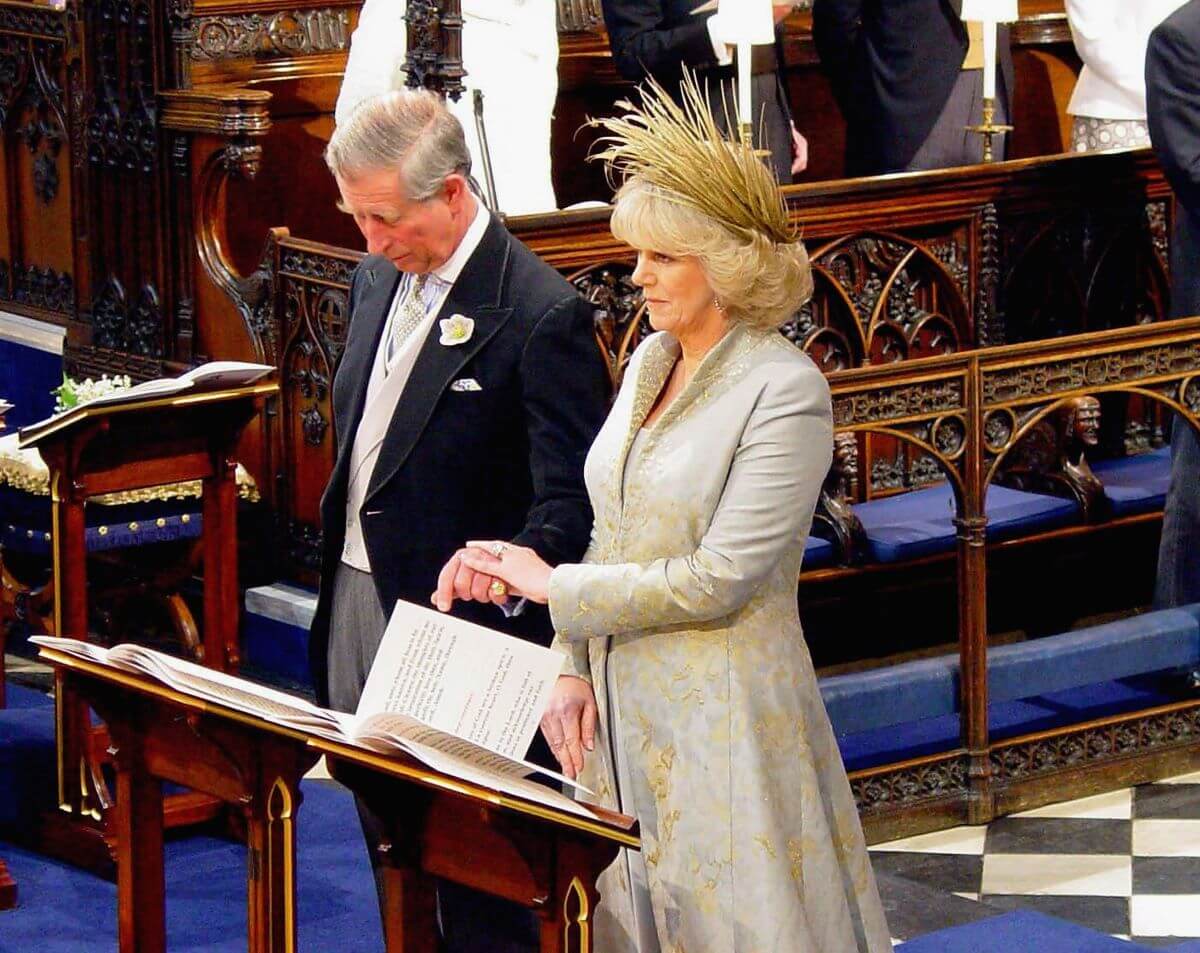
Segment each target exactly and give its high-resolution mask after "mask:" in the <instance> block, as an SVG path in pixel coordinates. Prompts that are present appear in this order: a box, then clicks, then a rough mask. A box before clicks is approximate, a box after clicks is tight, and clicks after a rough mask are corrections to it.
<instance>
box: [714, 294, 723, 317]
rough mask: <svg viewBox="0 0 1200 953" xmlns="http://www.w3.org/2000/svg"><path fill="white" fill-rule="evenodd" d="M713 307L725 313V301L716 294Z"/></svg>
mask: <svg viewBox="0 0 1200 953" xmlns="http://www.w3.org/2000/svg"><path fill="white" fill-rule="evenodd" d="M713 307H714V308H716V309H717V310H718V311H720V312H721V314H724V313H725V302H724V301H722V300H721V299H720V298H718V297H717V296H716V295H713Z"/></svg>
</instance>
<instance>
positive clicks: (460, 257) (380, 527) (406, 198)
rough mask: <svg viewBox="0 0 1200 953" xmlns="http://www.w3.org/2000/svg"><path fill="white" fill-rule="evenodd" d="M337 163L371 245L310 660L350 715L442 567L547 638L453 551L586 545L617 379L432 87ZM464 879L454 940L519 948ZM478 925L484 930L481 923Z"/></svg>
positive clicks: (364, 121)
mask: <svg viewBox="0 0 1200 953" xmlns="http://www.w3.org/2000/svg"><path fill="white" fill-rule="evenodd" d="M326 162H327V164H328V165H329V167H330V170H331V171H332V172H333V175H334V177H335V179H336V180H337V184H338V189H339V191H340V193H341V203H340V207H341V208H342V210H343V211H345V212H347V213H349V214H350V215H353V216H354V220H355V222H356V224H357V225H358V227H359V229H360V230H361V231H362V233H363V235H364V237H365V238H366V240H367V250H368V252H369V255H368V256H367V257H366V258H365V259H364V260H363V261H362V263H361V264H360V265H359V266H358V268H357V269H356V271H355V273H354V278H353V280H352V282H351V287H350V325H349V331H348V334H347V339H346V346H345V351H344V353H343V355H342V358H341V362H340V364H339V366H338V368H337V372H336V374H335V376H334V381H333V412H334V423H335V428H336V434H337V459H336V463H335V464H334V468H333V473H332V475H331V477H330V480H329V485H328V486H327V487H326V490H325V494H324V496H323V498H322V500H321V519H322V525H323V530H324V551H323V561H322V567H321V592H320V597H319V599H318V603H317V611H316V616H315V618H314V621H313V626H312V633H311V639H310V660H311V663H312V669H313V676H314V683H315V685H316V687H317V692H318V696H319V698H320V699H321V701H322V702H323V703H326V704H329V705H330V706H331V707H333V708H336V709H341V710H344V711H354V710H355V707H356V706H357V704H358V699H359V696H360V695H361V693H362V689H363V686H364V684H365V682H366V677H367V674H368V672H369V670H370V667H371V663H372V661H373V659H374V656H375V652H376V650H377V648H378V646H379V642H380V639H381V637H382V635H383V631H384V628H385V625H386V621H387V616H388V615H389V614H390V611H391V608H392V607H393V606H394V605H395V603H396V600H397V599H406V600H409V601H412V602H418V603H423V604H426V605H428V604H429V601H430V597H431V594H432V593H433V592H434V590H435V589H436V588H437V586H438V579H439V575H440V574H441V573H442V572H443V571H445V572H446V573H447V574H448V576H452V577H453V585H454V587H455V590H456V592H457V594H458V595H460V596H462V595H465V594H466V593H467V592H471V593H473V594H474V595H475V597H476V599H482V600H484V601H482V602H467V601H459V602H455V604H454V613H455V615H458V616H461V617H463V618H467V619H469V620H471V621H473V622H478V623H480V624H483V625H486V626H489V627H491V628H494V629H500V630H503V631H505V632H508V633H510V634H512V635H516V636H519V637H521V638H525V639H528V640H530V641H536V642H540V643H541V644H549V641H550V638H551V637H552V634H553V633H552V628H551V623H550V617H549V614H548V613H547V612H546V610H545V609H544V607H538V606H533V605H526V606H522V611H517V612H513V611H511V607H508V608H509V611H507V612H505V611H502V610H501V608H500V607H499V606H498V605H494V604H492V603H506V602H507V600H506V596H505V594H504V593H503V592H502V591H501V589H502V586H501V585H496V586H493V585H492V583H493V580H492V579H491V578H490V577H487V576H484V575H481V574H475V573H473V572H471V571H470V570H468V569H467V568H466V567H463V566H461V565H459V563H458V561H457V558H456V556H455V553H456V551H457V548H458V547H459V546H461V545H462V544H463V543H464V542H465V541H466V540H468V539H473V538H479V537H482V538H487V539H492V538H499V539H511V540H512V541H513V542H514V543H519V544H521V545H525V546H529V547H532V548H533V549H535V550H537V551H538V553H539V554H541V555H542V556H543V558H545V559H546V560H548V561H550V562H553V563H558V562H563V561H571V560H578V559H579V558H580V557H581V556H582V555H583V552H584V550H585V548H586V547H587V542H588V538H589V535H590V532H591V525H592V512H591V508H590V505H589V503H588V498H587V493H586V491H585V489H584V484H583V461H584V457H585V455H586V453H587V450H588V448H589V446H590V445H591V442H592V439H593V438H594V436H595V434H596V432H597V430H598V429H599V427H600V423H601V422H602V420H603V416H604V413H605V411H606V393H607V383H606V376H605V372H604V366H603V363H602V360H601V357H600V354H599V351H598V349H597V347H596V344H595V338H594V333H593V330H592V310H591V307H590V306H589V305H588V304H587V303H586V302H585V301H584V300H583V299H582V298H580V297H579V295H578V294H576V293H575V291H574V289H572V288H571V286H570V285H569V284H568V283H567V282H566V281H565V280H564V279H563V278H562V277H561V276H560V275H559V274H558V273H557V272H555V271H554V270H553V269H552V268H551V267H550V266H548V265H547V264H545V263H544V262H542V261H541V260H540V259H538V258H537V257H536V256H535V255H534V254H533V253H532V252H531V251H529V249H527V248H526V247H525V246H524V245H522V244H521V243H520V242H518V241H517V240H516V239H515V238H513V236H512V235H510V234H509V232H508V231H507V230H506V229H505V228H504V226H503V225H502V224H501V223H500V222H499V221H498V220H497V219H495V218H493V217H492V216H491V215H490V214H489V213H488V211H487V209H486V208H484V206H483V203H482V202H481V201H479V200H478V199H477V198H476V197H475V196H474V195H473V194H472V193H471V191H470V188H469V186H468V184H467V176H468V174H469V173H470V167H471V159H470V153H469V152H468V151H467V145H466V140H465V137H464V134H463V130H462V127H461V125H459V122H458V120H457V119H455V118H454V116H453V115H451V113H450V112H449V110H448V109H447V108H446V106H445V105H444V104H443V103H442V101H441V100H440V99H439V98H438V97H437V96H435V95H434V94H432V93H430V92H427V91H414V90H400V91H396V92H391V93H387V94H385V95H382V96H378V97H375V98H373V99H369V100H367V101H365V102H364V103H362V104H361V105H360V106H359V107H358V108H357V109H356V110H355V111H354V112H353V113H352V114H351V116H350V117H349V119H348V120H347V121H346V122H345V123H342V124H339V125H338V127H337V129H336V131H335V132H334V134H333V137H332V139H331V140H330V143H329V147H328V149H327V150H326ZM489 594H490V601H489ZM542 760H543V761H544V762H545V763H547V764H549V763H550V761H551V759H550V757H549V753H548V751H547V752H543V757H542ZM359 813H360V817H361V818H362V822H363V830H364V833H365V834H366V838H367V842H368V846H369V848H370V850H371V859H372V864H373V865H374V864H375V863H376V851H375V849H374V848H375V846H376V845H377V844H378V843H379V841H380V840H381V836H380V829H379V821H378V819H377V818H375V817H374V816H373V815H372V814H371V812H370V811H369V810H368V809H367V808H366V806H365V805H364V804H362V803H361V802H360V804H359ZM377 882H378V878H377ZM461 890H462V888H457V889H456V888H453V887H452V886H448V885H445V884H444V885H443V886H442V888H441V889H440V891H439V895H440V901H441V913H442V925H443V932H444V939H445V940H446V944H447V948H448V949H450V950H458V951H472V953H474V951H484V950H486V951H488V953H501V951H507V950H510V949H513V950H516V949H523V948H524V943H523V940H524V939H525V937H524V936H523V935H522V934H523V931H524V928H525V927H526V926H529V923H528V921H527V918H525V917H524V916H523V915H521V914H523V912H522V911H519V910H517V909H516V908H508V909H497V908H496V907H495V906H494V904H496V903H497V902H496V901H492V902H491V905H489V898H486V897H483V896H482V895H477V894H476V895H472V896H470V897H464V896H463V895H462V892H461ZM381 904H382V895H381ZM502 906H504V907H507V905H502ZM456 908H457V909H456ZM509 921H511V922H509ZM480 924H483V925H485V926H486V927H488V928H489V935H488V936H487V937H485V938H483V937H475V936H472V935H471V931H472V929H473V928H477V927H478V926H479V925H480ZM506 929H511V930H512V931H513V933H514V934H515V936H505V931H506Z"/></svg>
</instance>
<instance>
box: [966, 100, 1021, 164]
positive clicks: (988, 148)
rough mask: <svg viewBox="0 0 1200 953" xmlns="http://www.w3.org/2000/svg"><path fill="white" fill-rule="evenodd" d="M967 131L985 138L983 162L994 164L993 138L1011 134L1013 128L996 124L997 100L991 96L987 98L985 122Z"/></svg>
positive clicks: (984, 107)
mask: <svg viewBox="0 0 1200 953" xmlns="http://www.w3.org/2000/svg"><path fill="white" fill-rule="evenodd" d="M967 129H969V130H970V131H971V132H977V133H979V134H980V135H981V136H983V161H984V162H992V161H994V158H995V157H994V154H993V152H992V138H993V137H994V136H996V135H998V134H999V133H1002V132H1011V131H1012V126H1006V125H1004V124H1003V123H997V122H996V100H995V98H993V97H991V96H985V97H984V99H983V121H982V122H981V123H980V124H979V125H978V126H967Z"/></svg>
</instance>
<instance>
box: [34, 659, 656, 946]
mask: <svg viewBox="0 0 1200 953" xmlns="http://www.w3.org/2000/svg"><path fill="white" fill-rule="evenodd" d="M42 658H44V659H45V660H46V661H48V662H49V663H50V664H52V665H54V667H55V673H56V678H57V680H58V684H59V685H61V686H62V687H64V688H66V689H67V690H69V691H70V692H71V693H72V694H73V695H74V696H75V697H77V698H80V699H83V700H85V701H86V702H88V703H89V704H90V705H92V706H93V707H94V708H95V709H96V711H97V712H98V713H99V714H100V716H101V717H103V718H104V719H105V721H106V722H107V724H108V726H109V731H110V732H111V735H112V743H113V764H114V767H115V769H116V773H117V799H116V805H115V807H114V808H113V814H114V820H115V826H116V828H117V829H118V831H119V834H120V836H119V838H118V841H117V845H118V850H119V857H118V863H117V871H118V873H117V877H118V879H117V922H118V929H119V932H120V950H121V953H163V951H164V950H165V948H166V919H165V915H164V911H163V901H164V896H163V893H164V874H163V854H162V843H163V810H162V807H163V798H162V781H163V780H167V781H174V782H176V783H179V784H186V785H188V786H189V787H193V788H195V789H197V790H200V791H206V792H208V793H211V794H213V795H215V796H217V797H219V798H221V799H222V800H224V801H226V802H228V803H230V804H233V805H236V806H237V807H238V808H239V809H240V810H241V811H243V812H244V814H245V817H246V829H247V832H248V841H249V842H248V845H247V846H248V850H249V858H248V863H247V865H246V866H247V881H248V890H247V900H248V904H249V910H248V916H247V924H248V926H247V929H248V933H249V937H248V939H249V943H248V950H249V953H295V950H296V875H297V870H296V821H297V815H298V812H299V809H300V802H301V794H300V779H301V777H302V776H303V775H304V772H305V771H306V770H308V769H309V768H310V767H312V765H313V764H315V763H316V761H317V759H318V758H319V757H320V756H321V755H322V754H325V755H329V756H331V759H332V762H331V763H334V764H335V765H336V770H337V774H338V777H339V778H342V779H344V780H345V781H347V782H349V783H350V784H351V785H352V786H353V787H354V789H355V790H356V791H359V792H360V793H363V794H364V796H368V797H376V796H382V797H386V798H388V799H389V800H388V804H389V813H390V814H391V815H392V816H393V817H394V823H393V830H392V850H391V856H390V857H389V859H388V860H389V871H388V874H387V876H386V878H385V879H386V882H387V888H388V896H387V906H388V916H387V924H386V932H387V937H388V945H387V949H388V953H427V951H433V950H435V949H436V942H437V937H436V933H435V923H434V907H433V889H432V885H431V884H432V879H431V878H432V877H434V876H438V877H446V878H448V879H451V880H455V881H457V882H459V883H463V884H465V885H466V886H469V887H474V888H475V889H478V890H483V891H485V892H487V893H491V894H495V895H497V896H501V897H506V898H508V899H511V900H515V901H517V902H519V903H524V904H525V905H526V906H528V907H531V908H532V909H534V910H536V911H537V912H538V915H539V917H540V919H541V922H542V929H541V950H542V953H591V950H592V936H591V924H592V911H594V910H595V906H596V903H597V900H598V897H597V893H596V878H597V877H598V876H599V875H600V873H601V871H603V870H604V868H605V867H607V866H608V865H609V864H610V863H612V861H613V859H614V858H615V857H616V855H617V851H618V850H619V849H620V848H621V847H630V848H633V849H637V848H638V847H639V846H640V841H639V838H638V833H637V829H636V824H635V822H634V820H633V819H632V818H628V817H623V816H622V815H619V814H612V813H611V812H600V813H599V814H598V815H597V816H596V817H583V816H579V815H576V814H573V813H569V812H567V811H565V810H562V809H559V808H557V807H549V806H545V805H541V804H537V803H534V802H532V801H525V800H523V799H521V798H516V797H509V796H507V795H503V794H500V793H498V792H496V791H493V790H490V789H488V788H484V787H480V786H478V785H475V784H472V783H469V782H467V781H463V780H461V779H457V778H453V777H451V776H448V775H445V774H440V773H439V772H437V771H434V770H433V769H431V768H428V767H426V766H424V765H422V764H420V763H418V762H416V761H413V760H411V759H408V758H406V757H403V756H398V757H396V758H385V757H382V756H380V755H375V754H371V753H370V752H367V751H363V750H361V749H359V748H355V747H351V746H349V745H341V744H337V743H334V742H329V741H326V740H324V739H323V738H321V737H320V736H318V735H313V734H309V733H306V732H303V731H299V730H294V729H291V728H286V727H283V726H281V725H278V724H275V723H273V722H270V721H266V720H263V719H262V718H258V717H254V716H251V715H247V714H244V713H241V712H238V711H233V710H230V709H227V708H224V707H222V706H220V705H215V704H213V703H210V702H206V701H202V700H200V699H198V698H195V697H192V696H189V695H185V694H182V693H180V692H177V691H174V690H173V689H171V688H168V687H166V686H165V685H163V684H161V683H159V682H156V681H154V680H152V679H150V678H147V677H145V676H143V675H137V674H131V673H128V672H125V671H122V670H120V669H116V668H112V667H110V666H106V665H102V664H99V663H96V662H91V661H87V660H84V659H80V658H77V657H76V656H74V655H70V654H67V653H65V652H59V651H55V650H53V649H47V648H43V649H42ZM354 837H357V834H354ZM350 849H358V847H357V845H354V844H351V843H350V842H349V841H348V842H347V850H350Z"/></svg>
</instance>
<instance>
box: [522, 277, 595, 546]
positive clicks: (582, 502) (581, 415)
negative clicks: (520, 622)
mask: <svg viewBox="0 0 1200 953" xmlns="http://www.w3.org/2000/svg"><path fill="white" fill-rule="evenodd" d="M521 387H522V401H523V404H524V409H525V421H526V429H527V433H528V438H529V470H530V474H531V476H532V480H533V504H532V506H531V507H530V508H529V512H528V515H527V516H526V519H525V527H524V528H523V529H522V530H521V532H520V533H519V534H518V535H517V536H516V537H514V539H513V542H514V543H516V544H517V545H519V546H529V547H531V548H532V549H533V550H535V551H536V552H537V554H538V555H539V556H541V557H542V559H544V560H545V561H546V562H548V563H549V564H550V565H552V566H554V565H557V564H558V563H560V562H564V561H567V560H578V559H580V558H582V556H583V553H584V551H585V550H586V549H587V545H588V540H589V539H590V538H591V533H592V507H591V503H590V502H589V500H588V495H587V488H586V487H585V486H584V483H583V462H584V459H585V458H586V457H587V452H588V450H589V449H590V448H591V445H592V441H593V440H594V439H595V437H596V432H597V431H598V430H599V429H600V424H601V423H602V422H603V420H604V414H605V411H606V409H607V406H608V401H607V397H608V380H607V375H606V374H605V371H604V364H603V360H602V358H601V356H600V350H599V347H598V345H597V344H596V337H595V331H594V330H593V321H592V306H591V305H590V304H588V303H587V302H586V301H584V300H583V299H582V298H580V297H579V296H578V295H571V296H569V297H567V298H564V299H563V300H562V301H560V302H559V303H558V304H557V305H556V306H555V307H553V308H551V309H550V311H548V312H547V313H546V314H545V315H544V316H543V317H542V319H541V320H540V321H539V322H538V324H537V326H536V327H535V328H534V331H533V333H532V334H531V335H530V336H529V340H528V341H527V342H526V345H525V350H524V353H523V354H522V356H521Z"/></svg>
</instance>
